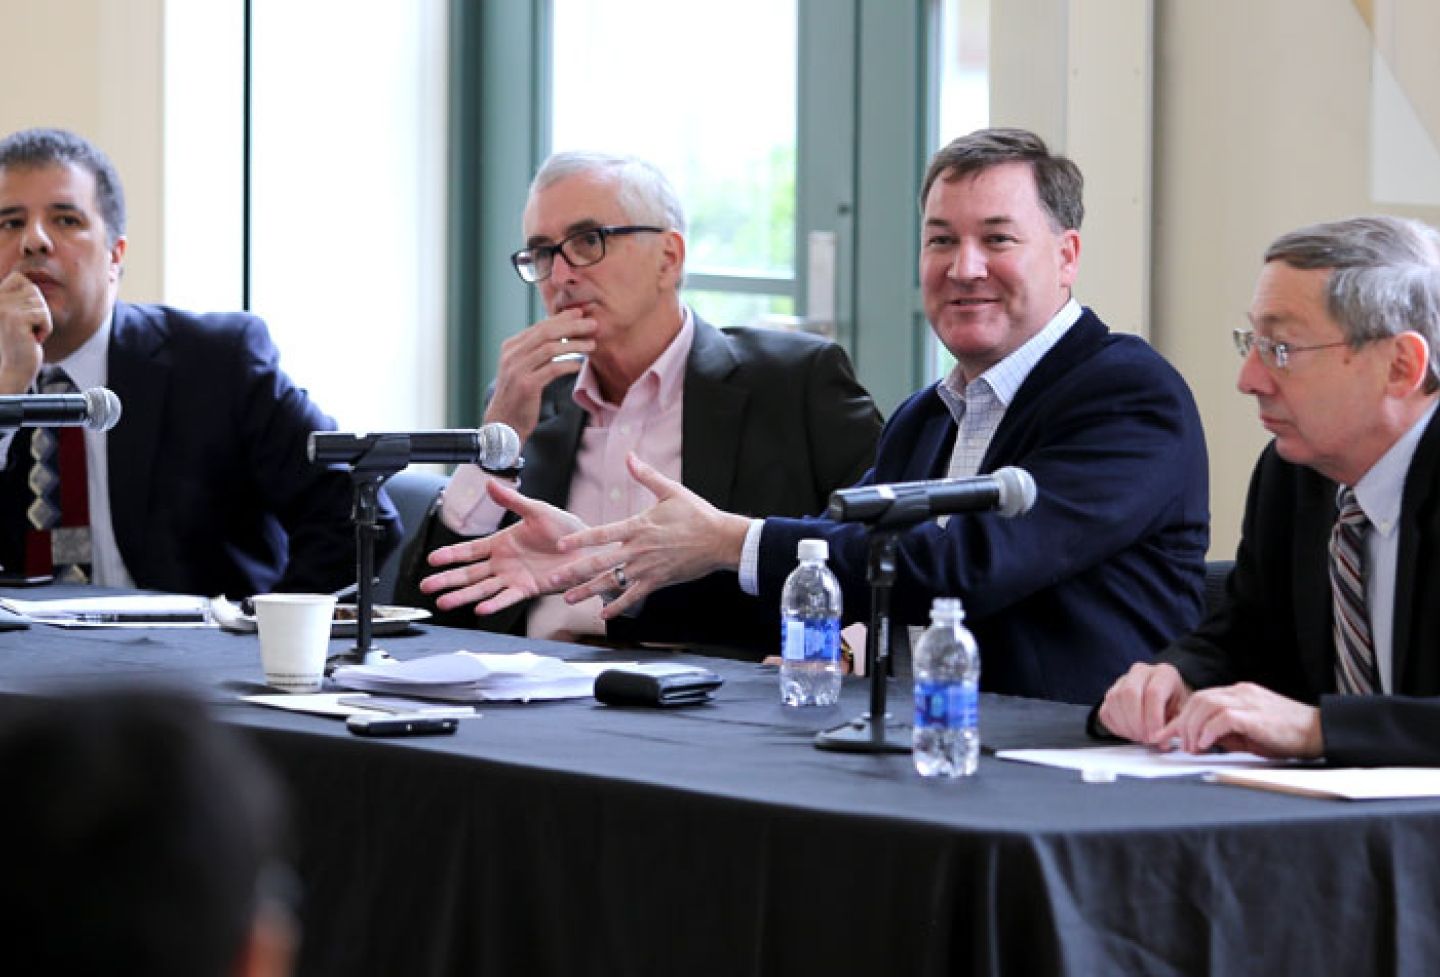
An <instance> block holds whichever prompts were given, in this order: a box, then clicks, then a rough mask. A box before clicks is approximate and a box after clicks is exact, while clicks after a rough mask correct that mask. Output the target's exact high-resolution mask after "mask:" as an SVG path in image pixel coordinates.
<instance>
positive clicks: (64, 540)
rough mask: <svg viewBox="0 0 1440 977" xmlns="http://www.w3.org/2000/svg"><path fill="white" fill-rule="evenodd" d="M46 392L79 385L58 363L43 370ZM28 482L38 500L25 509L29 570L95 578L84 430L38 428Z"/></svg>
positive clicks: (78, 579) (63, 578) (73, 579)
mask: <svg viewBox="0 0 1440 977" xmlns="http://www.w3.org/2000/svg"><path fill="white" fill-rule="evenodd" d="M38 387H39V390H40V392H41V393H42V394H63V393H73V392H74V391H75V384H74V383H72V382H71V380H70V377H69V376H67V375H66V374H65V371H64V370H62V369H60V367H58V366H46V367H43V368H41V370H40V376H39V378H38ZM30 459H31V465H30V476H29V485H30V490H31V492H33V493H34V496H35V498H34V501H33V502H31V503H30V506H29V508H27V509H26V510H25V515H26V517H27V518H28V519H29V522H30V528H29V531H28V532H27V533H26V536H25V573H26V575H27V576H31V577H42V576H47V575H53V576H54V578H55V579H56V580H57V581H60V582H64V583H88V582H89V581H90V487H89V484H88V479H87V477H86V471H85V432H84V431H82V430H81V429H80V428H77V427H62V428H54V429H52V428H44V427H42V428H36V429H35V431H34V432H33V433H32V434H31V436H30Z"/></svg>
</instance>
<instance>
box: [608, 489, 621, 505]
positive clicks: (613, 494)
mask: <svg viewBox="0 0 1440 977" xmlns="http://www.w3.org/2000/svg"><path fill="white" fill-rule="evenodd" d="M610 501H611V502H619V501H620V490H619V489H618V488H612V489H611V490H610Z"/></svg>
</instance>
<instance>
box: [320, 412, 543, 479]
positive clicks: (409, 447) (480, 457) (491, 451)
mask: <svg viewBox="0 0 1440 977" xmlns="http://www.w3.org/2000/svg"><path fill="white" fill-rule="evenodd" d="M377 445H380V446H383V448H384V449H385V451H386V454H387V458H390V459H391V460H395V461H401V460H403V461H404V462H405V463H406V464H411V463H414V462H421V461H429V462H443V463H447V464H456V463H464V462H472V463H474V464H477V465H479V466H480V467H481V468H484V469H486V470H487V471H497V472H499V471H507V470H510V469H514V468H517V467H518V466H519V464H520V436H519V435H518V434H516V433H515V429H514V428H512V427H510V425H508V424H500V423H498V422H497V423H494V424H486V425H485V426H484V427H482V428H479V429H478V430H474V431H469V430H465V431H416V432H413V433H408V434H406V433H390V434H340V433H337V432H334V431H313V432H311V434H310V443H309V447H308V452H309V455H310V460H311V461H313V462H317V463H319V464H331V463H337V462H338V463H340V464H344V465H353V464H355V463H356V462H358V461H360V460H361V459H362V458H364V457H365V455H367V454H368V453H369V452H370V451H371V450H372V449H374V448H375V447H376V446H377Z"/></svg>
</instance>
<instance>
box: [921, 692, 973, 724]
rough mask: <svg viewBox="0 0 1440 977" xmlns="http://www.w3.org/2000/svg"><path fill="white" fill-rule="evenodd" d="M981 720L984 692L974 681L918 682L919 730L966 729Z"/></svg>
mask: <svg viewBox="0 0 1440 977" xmlns="http://www.w3.org/2000/svg"><path fill="white" fill-rule="evenodd" d="M979 720H980V693H979V690H978V689H976V688H975V684H974V683H973V682H916V683H915V726H916V728H917V729H965V728H967V727H972V726H975V725H976V724H977V723H978V722H979Z"/></svg>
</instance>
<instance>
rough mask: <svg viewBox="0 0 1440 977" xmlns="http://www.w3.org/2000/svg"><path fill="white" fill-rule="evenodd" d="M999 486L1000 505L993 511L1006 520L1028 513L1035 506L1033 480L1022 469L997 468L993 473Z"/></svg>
mask: <svg viewBox="0 0 1440 977" xmlns="http://www.w3.org/2000/svg"><path fill="white" fill-rule="evenodd" d="M994 476H995V481H996V482H998V483H999V484H1000V504H999V505H997V506H996V507H995V511H996V512H997V513H999V514H1000V515H1001V516H1003V517H1004V518H1006V519H1010V518H1012V517H1014V516H1018V515H1020V514H1021V513H1024V512H1029V511H1030V510H1031V508H1033V507H1034V505H1035V479H1034V478H1032V477H1031V476H1030V473H1029V472H1027V471H1026V470H1025V469H1023V468H999V469H996V471H995V472H994Z"/></svg>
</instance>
